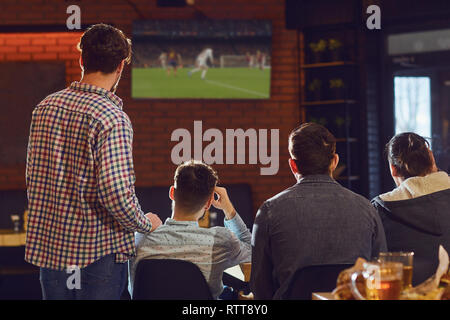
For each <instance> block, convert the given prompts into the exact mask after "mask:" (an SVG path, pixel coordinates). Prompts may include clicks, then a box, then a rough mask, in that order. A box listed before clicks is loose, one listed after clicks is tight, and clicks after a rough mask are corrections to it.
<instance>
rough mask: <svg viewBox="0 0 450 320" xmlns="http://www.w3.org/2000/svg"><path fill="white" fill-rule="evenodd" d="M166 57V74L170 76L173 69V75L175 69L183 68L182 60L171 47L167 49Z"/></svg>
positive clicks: (175, 73)
mask: <svg viewBox="0 0 450 320" xmlns="http://www.w3.org/2000/svg"><path fill="white" fill-rule="evenodd" d="M168 59H169V65H168V66H167V75H168V76H170V74H171V71H173V75H174V76H176V75H177V69H178V68H183V62H182V60H181V55H180V54H179V53H177V52H175V50H173V49H172V50H170V51H169V55H168Z"/></svg>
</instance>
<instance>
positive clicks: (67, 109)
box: [25, 25, 161, 299]
mask: <svg viewBox="0 0 450 320" xmlns="http://www.w3.org/2000/svg"><path fill="white" fill-rule="evenodd" d="M79 46H80V49H81V51H82V54H81V57H82V59H81V60H80V61H82V66H83V71H84V75H83V77H82V80H81V82H74V83H72V84H71V85H70V87H69V88H67V89H65V90H62V91H60V92H57V93H55V94H52V95H50V96H48V97H47V98H45V99H44V100H43V101H42V102H41V103H40V104H39V105H38V106H37V107H36V108H35V110H34V111H33V118H32V122H31V128H30V138H29V144H28V154H27V173H26V179H27V192H28V206H29V220H28V228H27V241H26V253H25V259H26V260H27V261H28V262H30V263H32V264H34V265H36V266H39V267H40V268H41V276H40V280H41V285H42V289H43V295H44V299H76V298H81V299H96V298H98V299H118V298H120V295H121V292H122V291H123V289H124V287H125V284H126V271H127V264H126V262H127V261H128V259H129V258H130V257H132V256H133V255H134V253H135V248H134V232H135V231H139V232H143V233H149V232H151V231H152V227H153V229H154V228H155V227H157V226H158V225H159V224H160V223H161V222H160V221H159V218H157V217H156V216H153V215H148V217H146V216H144V213H143V212H142V210H141V208H140V206H139V202H138V200H137V198H136V196H135V193H134V181H135V176H134V170H133V158H132V139H133V129H132V126H131V122H130V120H129V118H128V116H127V115H126V114H125V112H124V111H123V110H122V100H121V99H120V98H119V97H117V96H116V95H115V94H114V92H115V90H116V88H117V85H118V82H119V80H120V76H121V73H122V70H123V67H124V64H125V62H127V61H129V57H130V54H131V43H130V41H129V39H127V38H126V37H125V36H124V35H123V33H122V32H121V31H120V30H118V29H115V28H113V27H111V26H107V25H95V26H93V27H91V28H89V29H88V30H87V31H86V32H85V33H84V34H83V36H82V38H81V40H80V44H79ZM148 218H150V219H151V220H149V219H148ZM152 222H153V226H152ZM73 266H75V267H78V268H80V269H81V281H80V282H81V284H80V283H79V284H78V285H77V284H75V288H74V290H69V288H68V287H67V284H66V280H67V277H68V276H70V274H67V273H66V268H69V267H71V268H72V267H73ZM98 279H102V281H98Z"/></svg>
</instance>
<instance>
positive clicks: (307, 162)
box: [289, 122, 336, 176]
mask: <svg viewBox="0 0 450 320" xmlns="http://www.w3.org/2000/svg"><path fill="white" fill-rule="evenodd" d="M289 153H290V155H291V158H292V159H293V160H294V161H295V163H296V164H297V168H298V171H299V173H300V174H301V175H303V176H306V175H312V174H329V173H330V164H331V160H332V159H333V157H334V155H335V153H336V138H335V137H334V136H333V135H332V134H331V133H330V131H328V130H327V128H325V127H324V126H321V125H320V124H317V123H312V122H307V123H303V124H302V125H301V126H299V127H298V128H295V129H294V130H292V132H291V134H290V135H289Z"/></svg>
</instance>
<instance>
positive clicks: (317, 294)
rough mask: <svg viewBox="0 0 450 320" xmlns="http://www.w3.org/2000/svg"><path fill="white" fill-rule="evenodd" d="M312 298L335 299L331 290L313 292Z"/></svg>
mask: <svg viewBox="0 0 450 320" xmlns="http://www.w3.org/2000/svg"><path fill="white" fill-rule="evenodd" d="M312 300H336V299H334V297H333V294H332V293H331V292H313V293H312Z"/></svg>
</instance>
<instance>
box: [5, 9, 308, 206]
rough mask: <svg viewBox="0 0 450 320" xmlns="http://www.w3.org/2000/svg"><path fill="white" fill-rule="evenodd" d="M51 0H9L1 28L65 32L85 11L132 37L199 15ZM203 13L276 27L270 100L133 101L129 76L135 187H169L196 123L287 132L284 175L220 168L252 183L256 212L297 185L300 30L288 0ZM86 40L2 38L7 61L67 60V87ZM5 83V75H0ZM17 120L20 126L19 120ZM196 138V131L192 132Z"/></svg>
mask: <svg viewBox="0 0 450 320" xmlns="http://www.w3.org/2000/svg"><path fill="white" fill-rule="evenodd" d="M131 2H132V3H134V6H130V5H129V4H128V3H127V1H122V0H97V1H87V0H81V1H75V0H74V1H56V0H55V1H48V0H2V1H1V3H0V27H3V26H11V25H13V26H14V25H16V26H21V28H22V26H29V31H31V32H32V31H33V28H34V27H37V26H42V25H47V26H48V25H65V21H66V19H67V17H68V15H67V14H66V8H67V6H68V5H70V4H77V5H79V6H80V8H81V18H82V24H83V25H89V24H93V23H99V22H104V23H112V24H114V25H115V26H117V27H118V28H120V29H122V30H123V31H124V32H125V33H127V34H128V35H131V31H132V21H133V20H136V19H152V18H153V19H157V18H158V19H161V18H162V19H164V18H167V19H170V18H186V19H190V18H194V17H195V10H194V9H192V8H181V9H174V8H157V7H156V0H134V1H131ZM196 2H197V7H198V8H199V9H200V10H201V11H202V12H203V13H204V14H205V15H206V16H207V17H208V18H214V19H270V20H272V28H273V29H272V30H273V40H272V79H271V99H270V100H265V101H254V100H252V101H245V100H237V101H231V100H228V101H227V100H199V99H196V100H133V99H132V98H131V83H130V79H131V72H130V68H128V69H127V70H126V71H125V72H124V75H123V77H122V80H121V83H120V86H119V90H118V95H119V96H120V97H122V98H123V100H124V109H125V111H126V112H127V113H128V115H129V116H130V118H131V120H132V122H133V127H134V131H135V136H134V161H135V170H136V178H137V181H136V185H138V186H152V185H169V184H170V183H171V182H172V177H173V171H174V169H175V165H173V164H172V162H171V160H170V152H171V149H172V147H173V146H174V145H175V142H171V141H170V135H171V133H172V131H173V130H175V129H177V128H187V129H188V130H190V131H191V130H193V122H194V120H202V121H203V130H207V129H208V128H218V129H220V130H221V131H222V132H223V133H225V129H227V128H228V129H237V128H242V129H244V130H246V129H248V128H255V129H277V128H278V129H280V169H279V172H278V174H277V175H274V176H261V175H260V172H259V170H260V165H259V164H258V165H215V168H216V169H217V170H218V173H219V176H220V178H221V181H222V182H223V183H227V184H228V183H249V184H251V187H252V191H253V201H254V207H255V210H256V208H258V207H259V206H260V205H261V203H262V202H263V201H264V200H265V199H267V198H268V197H271V196H273V195H274V194H276V193H277V192H279V191H280V190H282V189H284V188H286V187H287V186H289V185H291V184H292V183H293V182H294V179H293V177H292V176H291V174H290V171H289V168H288V165H287V159H288V154H287V137H288V134H289V132H290V130H291V129H292V128H293V127H295V126H296V125H298V123H299V119H300V111H299V103H298V101H299V96H298V95H299V93H298V87H299V84H298V51H297V50H298V48H297V45H298V39H297V33H296V31H291V30H286V29H285V20H284V0H246V1H242V0H214V1H211V0H197V1H196ZM78 37H79V33H74V32H67V33H54V34H46V35H45V36H42V35H41V34H38V33H36V34H0V62H1V61H5V60H9V61H14V60H22V61H23V60H41V59H42V60H64V61H66V67H67V81H68V82H70V81H73V80H79V74H80V70H79V67H78V54H77V51H76V49H75V44H76V40H77V38H78ZM0 76H6V75H0ZM12 121H13V119H12ZM191 132H192V131H191ZM0 176H1V177H0V189H13V188H24V187H25V185H24V179H23V177H24V165H22V166H20V167H19V168H0Z"/></svg>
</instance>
